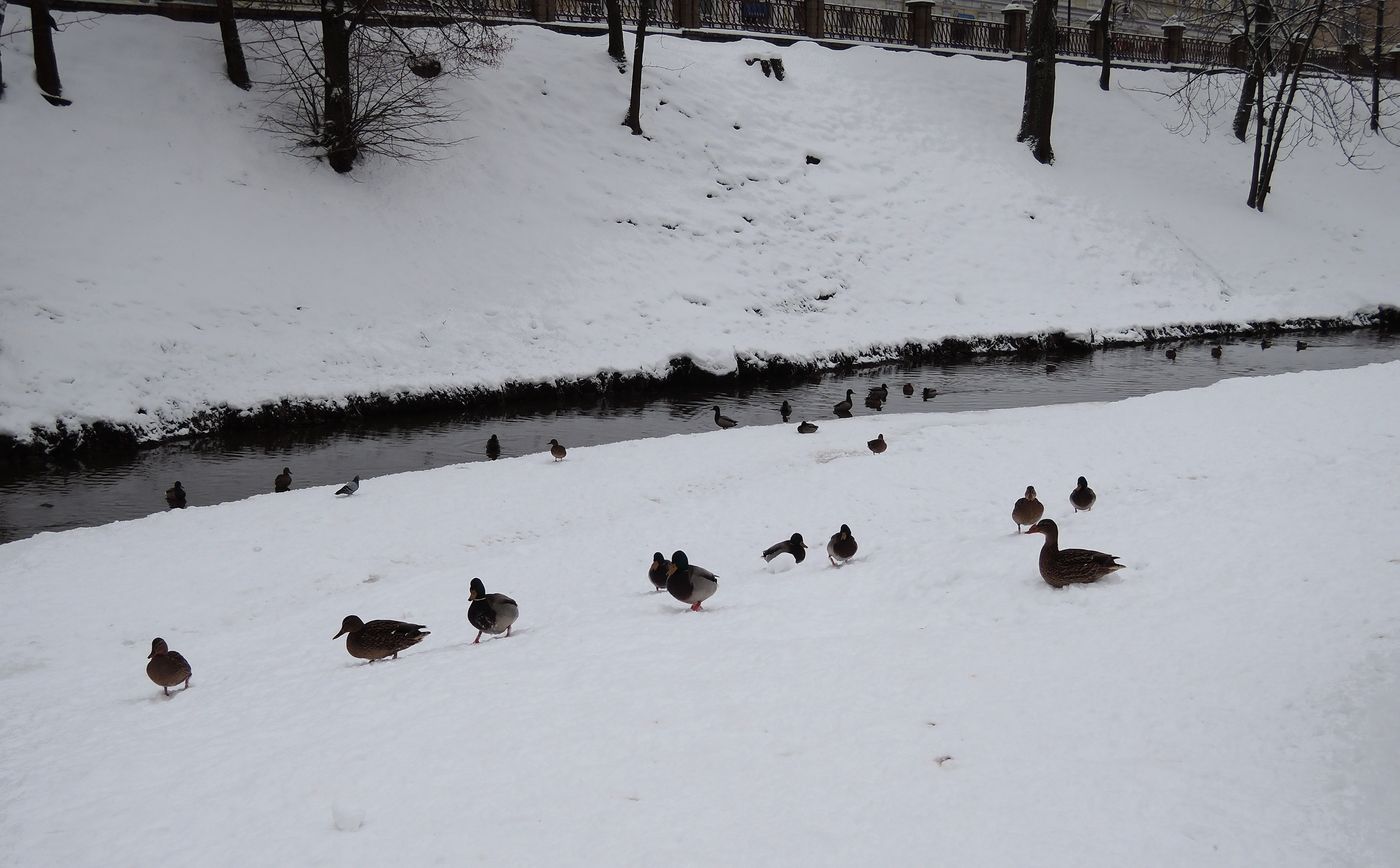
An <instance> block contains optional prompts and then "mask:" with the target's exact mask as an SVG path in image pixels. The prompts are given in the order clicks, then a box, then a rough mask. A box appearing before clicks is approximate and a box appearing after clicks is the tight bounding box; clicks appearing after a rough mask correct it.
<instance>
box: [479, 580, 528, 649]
mask: <svg viewBox="0 0 1400 868" xmlns="http://www.w3.org/2000/svg"><path fill="white" fill-rule="evenodd" d="M467 599H468V600H471V601H472V604H471V605H470V606H468V607H467V622H468V623H470V624H471V625H472V626H473V627H475V628H476V638H475V639H473V640H472V644H473V645H477V644H479V643H480V642H481V634H482V633H490V634H491V635H492V636H497V635H499V634H501V633H505V634H506V638H510V625H511V624H514V623H515V619H516V618H519V617H520V606H518V605H516V602H515V601H514V600H512V599H511V598H510V597H507V596H506V595H505V594H488V593H486V585H484V584H482V581H481V579H472V584H471V590H470V591H469V592H468V593H467Z"/></svg>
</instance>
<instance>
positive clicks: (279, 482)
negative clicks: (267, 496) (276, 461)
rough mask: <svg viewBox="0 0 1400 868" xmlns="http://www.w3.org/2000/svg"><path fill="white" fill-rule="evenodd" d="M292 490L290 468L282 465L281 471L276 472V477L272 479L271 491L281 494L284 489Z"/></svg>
mask: <svg viewBox="0 0 1400 868" xmlns="http://www.w3.org/2000/svg"><path fill="white" fill-rule="evenodd" d="M291 490H292V468H290V467H283V468H282V472H281V473H279V474H277V478H276V479H273V480H272V491H273V493H275V494H281V493H282V492H284V491H291Z"/></svg>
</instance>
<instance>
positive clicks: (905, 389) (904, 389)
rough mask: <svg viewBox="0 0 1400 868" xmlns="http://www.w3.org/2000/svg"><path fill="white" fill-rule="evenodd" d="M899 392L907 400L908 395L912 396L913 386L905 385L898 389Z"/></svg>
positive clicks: (910, 384)
mask: <svg viewBox="0 0 1400 868" xmlns="http://www.w3.org/2000/svg"><path fill="white" fill-rule="evenodd" d="M900 391H902V392H903V393H904V397H906V398H908V397H909V396H910V395H912V394H914V384H913V383H905V384H904V386H903V387H902V388H901V389H900Z"/></svg>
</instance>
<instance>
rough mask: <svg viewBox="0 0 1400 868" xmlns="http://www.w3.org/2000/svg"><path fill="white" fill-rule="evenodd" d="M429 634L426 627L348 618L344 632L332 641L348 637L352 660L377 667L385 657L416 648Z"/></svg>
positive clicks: (333, 637)
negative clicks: (376, 662) (374, 664)
mask: <svg viewBox="0 0 1400 868" xmlns="http://www.w3.org/2000/svg"><path fill="white" fill-rule="evenodd" d="M427 635H428V631H427V630H425V629H423V625H422V624H409V623H407V622H405V621H390V620H380V621H370V622H369V623H365V622H364V621H361V620H360V618H359V616H358V615H346V616H345V620H343V621H341V622H340V632H339V633H336V634H335V635H334V636H332V637H331V638H332V639H339V638H340V637H341V636H344V637H345V650H346V651H349V652H350V656H351V657H357V658H359V659H360V660H368V661H369V662H371V663H373V662H374V661H376V660H383V659H384V658H385V657H394V658H397V657H398V656H399V652H400V651H403V650H405V649H408V648H412V647H413V646H414V645H417V644H418V643H419V642H422V641H423V637H424V636H427Z"/></svg>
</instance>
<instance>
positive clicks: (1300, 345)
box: [1295, 341, 1308, 350]
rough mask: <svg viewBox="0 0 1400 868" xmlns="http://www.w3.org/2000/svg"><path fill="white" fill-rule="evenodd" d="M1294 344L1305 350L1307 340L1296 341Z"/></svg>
mask: <svg viewBox="0 0 1400 868" xmlns="http://www.w3.org/2000/svg"><path fill="white" fill-rule="evenodd" d="M1295 346H1296V347H1297V348H1298V349H1299V350H1306V349H1307V348H1308V342H1307V341H1298V343H1297V344H1295Z"/></svg>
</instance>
